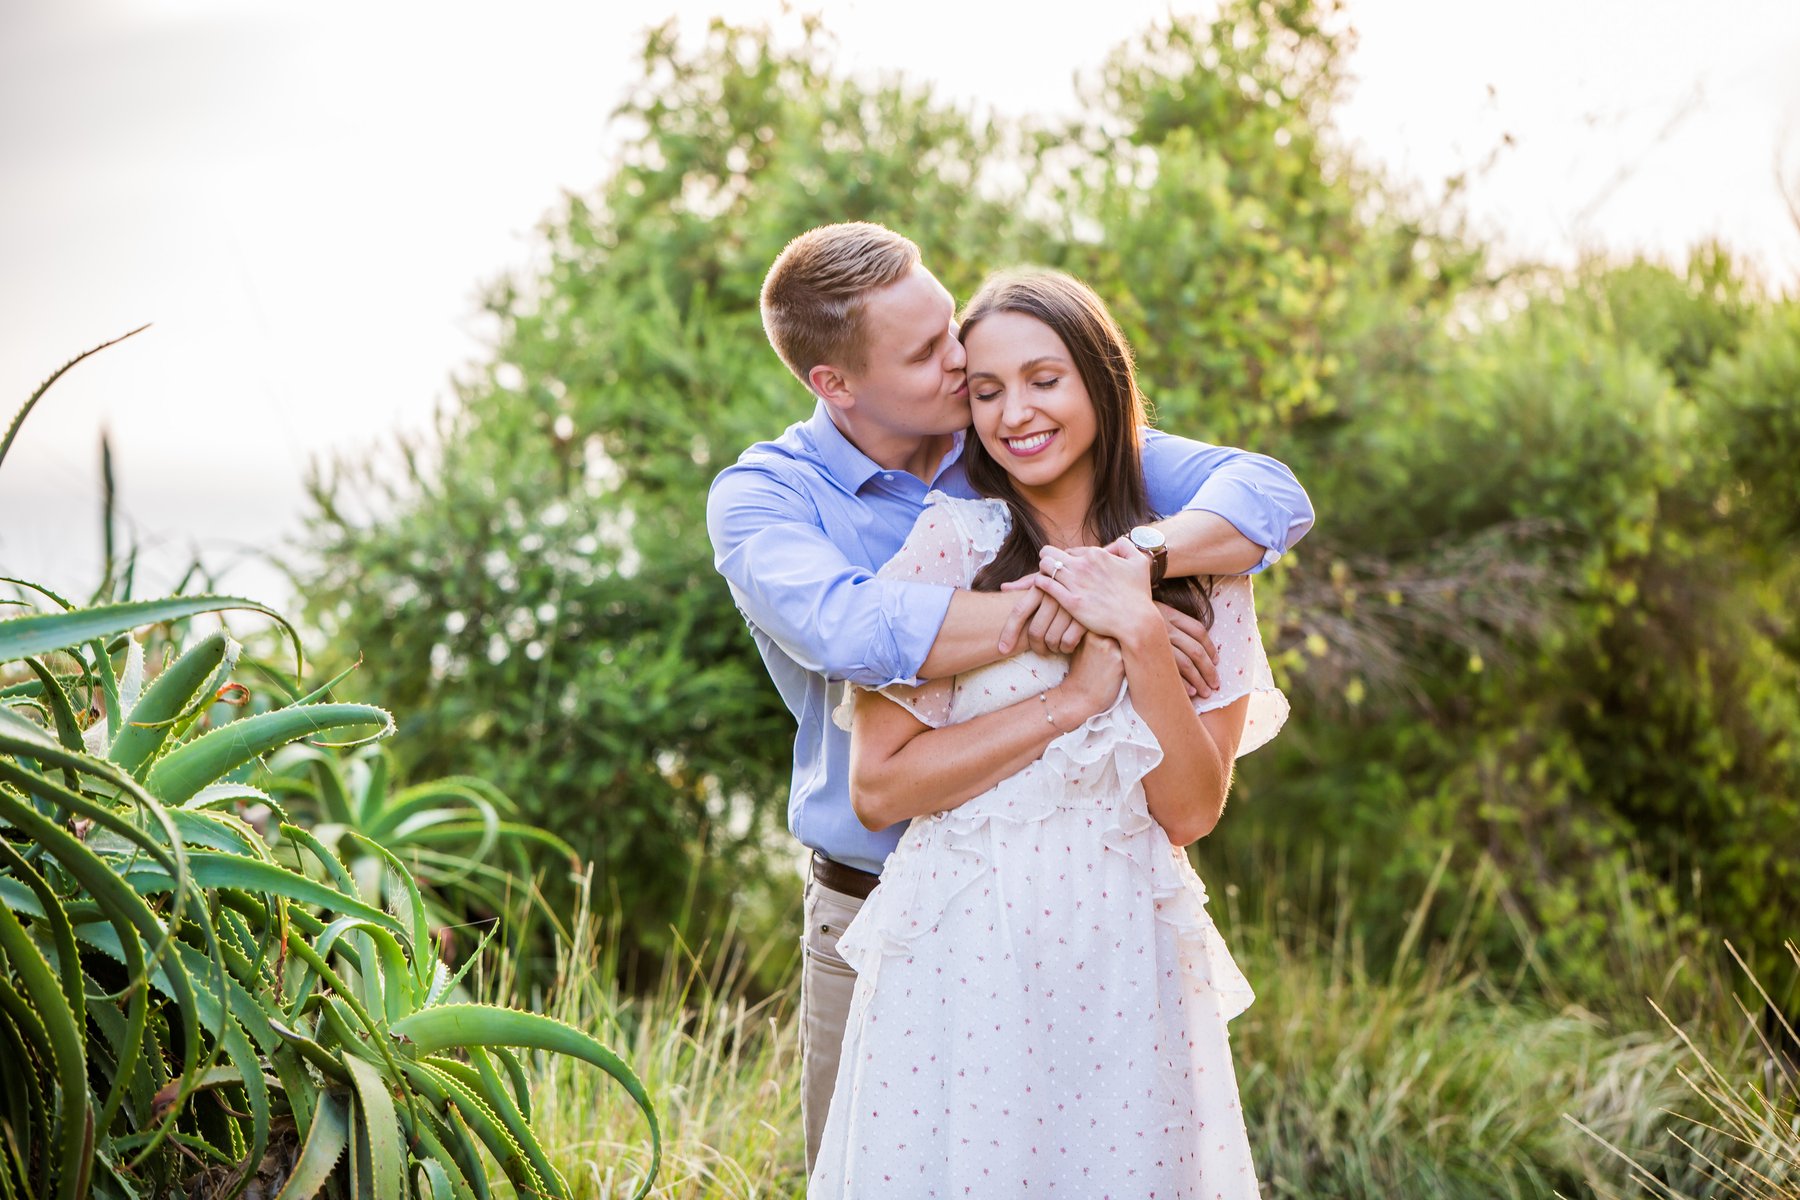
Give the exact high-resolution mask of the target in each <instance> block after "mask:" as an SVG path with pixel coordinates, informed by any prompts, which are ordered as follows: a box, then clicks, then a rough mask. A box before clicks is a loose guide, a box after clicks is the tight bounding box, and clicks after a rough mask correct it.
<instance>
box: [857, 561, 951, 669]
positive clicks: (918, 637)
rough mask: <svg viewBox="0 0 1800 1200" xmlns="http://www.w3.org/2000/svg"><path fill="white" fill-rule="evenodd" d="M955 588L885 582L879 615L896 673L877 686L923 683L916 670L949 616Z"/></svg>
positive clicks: (927, 654)
mask: <svg viewBox="0 0 1800 1200" xmlns="http://www.w3.org/2000/svg"><path fill="white" fill-rule="evenodd" d="M955 595H956V589H955V588H953V587H945V586H942V585H939V584H934V583H898V582H893V583H889V584H888V585H887V587H886V590H885V591H884V592H883V594H882V597H881V611H882V616H883V618H884V619H885V620H886V622H887V627H888V630H889V631H890V634H891V636H892V637H893V646H894V658H893V666H894V669H895V670H896V671H898V672H899V674H897V675H895V676H894V677H893V678H892V679H885V680H882V681H881V682H879V683H878V684H876V685H875V686H877V687H894V686H896V685H898V686H901V687H917V686H918V685H919V684H921V683H923V682H924V680H922V679H920V678H919V677H918V674H919V668H920V667H922V666H924V665H925V660H926V658H928V657H930V655H931V647H932V644H933V643H934V642H936V641H937V637H938V633H939V632H940V631H942V629H943V628H944V618H945V617H946V616H948V615H949V613H950V599H951V597H953V596H955Z"/></svg>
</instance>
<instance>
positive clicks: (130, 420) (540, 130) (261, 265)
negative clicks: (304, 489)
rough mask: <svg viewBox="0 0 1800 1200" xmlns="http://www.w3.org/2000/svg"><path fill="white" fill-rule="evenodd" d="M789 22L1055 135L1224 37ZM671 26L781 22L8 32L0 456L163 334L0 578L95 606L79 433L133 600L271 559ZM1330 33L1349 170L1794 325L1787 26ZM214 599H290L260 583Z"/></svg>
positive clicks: (1798, 276)
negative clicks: (1091, 82) (642, 53)
mask: <svg viewBox="0 0 1800 1200" xmlns="http://www.w3.org/2000/svg"><path fill="white" fill-rule="evenodd" d="M810 7H814V8H816V9H817V10H818V11H821V12H822V13H823V16H824V20H825V24H826V26H827V28H829V29H830V30H831V31H833V33H834V34H835V35H836V37H837V38H838V40H839V43H840V46H841V50H842V53H841V55H840V62H841V63H842V64H843V65H844V66H845V67H847V68H849V69H852V70H856V71H864V72H874V71H895V70H897V71H903V72H906V73H907V74H909V75H911V76H912V77H914V78H918V79H924V80H929V81H932V82H934V83H935V84H936V85H938V87H939V88H940V89H941V90H942V92H943V93H944V94H947V95H950V96H955V97H960V98H967V99H973V100H976V101H979V102H982V103H985V104H990V105H992V106H994V107H995V108H996V109H998V110H999V111H1001V112H1004V113H1044V112H1057V111H1067V110H1068V109H1070V108H1072V107H1073V105H1074V103H1075V99H1074V97H1075V92H1074V86H1073V79H1074V76H1075V75H1076V73H1077V72H1091V71H1092V70H1093V69H1094V68H1095V67H1097V66H1098V64H1099V62H1100V61H1101V59H1102V57H1103V56H1104V54H1105V52H1106V51H1107V50H1108V49H1109V48H1110V47H1112V46H1114V45H1116V44H1117V43H1119V42H1120V41H1122V40H1124V39H1126V38H1127V37H1129V36H1131V35H1132V34H1133V33H1134V32H1135V31H1137V30H1139V29H1142V28H1143V27H1144V26H1146V25H1147V24H1148V23H1149V22H1150V21H1151V20H1153V19H1155V18H1156V17H1158V16H1160V15H1165V14H1167V13H1168V12H1170V11H1171V10H1173V11H1178V12H1180V11H1189V10H1190V9H1199V10H1205V9H1206V8H1208V7H1209V6H1208V5H1206V4H1192V3H1184V2H1175V3H1170V2H1169V0H1106V3H1104V4H1088V5H1081V6H1070V7H1068V8H1065V9H1064V10H1063V11H1062V13H1060V14H1059V15H1058V16H1057V18H1056V19H1055V20H1046V19H1041V18H1031V19H1022V18H1020V17H1018V16H1017V15H1014V14H1016V12H1017V11H1018V10H1017V6H1014V5H998V4H971V3H969V2H968V0H913V2H911V3H908V4H905V5H896V4H892V3H885V2H873V0H871V2H859V0H819V2H818V3H817V4H816V5H814V6H810ZM670 14H678V15H680V16H681V18H682V20H683V22H684V28H685V29H687V30H688V31H690V32H692V33H694V34H696V35H697V34H698V33H699V31H700V30H701V29H702V28H703V27H704V22H705V19H706V17H708V16H711V15H715V14H717V15H722V16H725V17H727V18H730V19H733V20H738V21H743V20H773V21H777V22H782V21H789V22H790V23H791V18H783V17H782V16H781V15H780V4H779V3H778V2H777V0H693V2H687V0H660V2H659V0H651V2H650V3H644V4H637V5H612V4H597V3H591V2H590V3H580V2H573V0H571V2H568V3H549V2H547V0H512V2H510V3H508V4H505V5H495V4H473V3H462V2H457V3H439V4H435V5H432V6H429V7H424V6H417V5H408V6H405V7H404V11H402V10H401V9H400V6H394V7H392V8H385V7H378V6H375V5H369V4H348V3H343V2H342V0H327V2H321V0H310V2H307V3H299V2H297V0H271V2H269V3H264V4H259V5H245V4H240V3H231V2H227V0H79V2H75V0H0V164H3V168H0V169H3V172H4V173H3V174H0V420H4V419H6V418H8V417H9V416H10V413H11V412H12V410H13V409H14V408H15V407H16V406H17V405H18V404H19V403H22V402H23V400H24V399H25V397H26V396H27V395H29V394H30V392H31V390H32V388H33V387H35V386H36V385H37V383H38V382H39V381H40V380H41V379H42V378H43V377H44V376H45V375H47V374H48V373H49V372H50V371H51V370H52V369H54V368H55V367H56V366H57V365H59V364H60V363H62V362H63V361H64V360H65V359H67V358H68V357H70V356H71V355H73V354H74V353H76V352H77V351H79V350H82V349H85V348H86V347H88V346H90V345H92V344H94V343H96V342H99V341H102V340H104V339H106V338H107V337H110V336H113V335H115V334H118V333H121V332H123V331H124V330H126V329H129V328H132V327H134V326H136V325H139V324H142V323H143V322H145V321H154V322H155V323H156V325H155V328H154V329H152V330H150V331H149V332H147V333H145V334H143V335H140V336H139V337H138V338H136V339H134V340H133V341H132V342H130V343H127V344H126V345H124V346H120V347H117V348H115V349H113V350H110V351H108V352H106V353H105V354H103V355H101V356H99V357H97V358H96V359H93V360H90V361H89V362H87V363H84V364H82V365H81V366H80V367H78V368H76V369H75V371H73V372H72V373H71V374H70V375H68V376H66V377H65V378H64V379H63V381H62V382H60V383H59V384H58V385H57V387H56V389H55V390H54V391H52V392H51V394H50V396H49V398H48V399H47V400H46V401H45V403H44V404H43V405H41V406H40V408H39V410H38V411H37V412H36V413H35V414H34V415H33V416H32V418H31V420H30V421H29V422H28V423H27V425H26V426H25V429H24V432H23V433H22V434H21V436H20V440H19V443H18V444H17V445H16V446H15V447H14V450H13V452H12V455H11V457H10V458H9V460H8V461H7V463H6V465H5V467H4V469H3V470H0V575H23V576H27V577H32V578H36V579H39V580H40V581H42V582H45V583H47V584H49V585H50V586H52V587H55V588H58V589H59V590H64V591H68V592H74V593H77V594H81V593H85V591H86V590H87V589H89V588H90V587H91V586H92V585H93V583H94V581H95V579H96V578H97V574H98V568H97V565H96V557H97V553H98V551H97V546H98V533H97V522H98V515H97V514H98V452H97V437H98V431H99V429H100V428H101V426H102V425H105V426H107V427H109V428H110V429H111V430H112V433H113V439H114V447H115V453H116V464H117V474H118V478H119V484H120V493H121V500H122V503H123V506H124V508H125V511H126V513H127V514H128V515H129V516H130V517H131V518H132V520H133V521H134V523H135V525H136V527H137V529H138V531H139V534H140V536H141V537H142V538H143V539H144V541H145V542H146V543H147V545H148V546H149V547H150V552H149V554H148V556H147V557H148V562H147V564H146V569H145V576H144V580H143V583H142V584H141V585H140V588H139V593H140V594H150V593H152V592H153V590H154V589H155V588H156V587H157V586H159V585H166V584H167V583H169V582H171V575H172V573H173V572H174V571H175V570H177V569H178V568H179V566H180V565H181V563H182V562H183V561H184V560H185V556H186V547H188V546H190V545H194V546H198V547H199V548H200V549H201V550H202V551H203V552H204V553H205V554H206V556H207V558H208V560H209V561H212V562H214V563H218V564H223V563H225V562H227V561H228V560H230V559H231V558H232V557H233V556H235V555H238V554H240V553H241V552H242V551H244V550H246V549H249V550H254V549H257V548H274V547H278V546H280V545H281V543H282V539H284V538H285V537H287V536H289V535H291V534H292V533H293V532H294V531H295V530H296V529H297V527H298V517H299V513H300V512H301V509H302V496H301V487H300V481H301V478H302V474H303V471H304V468H305V465H306V463H307V462H308V460H309V459H310V458H311V457H313V456H315V455H317V454H320V453H322V452H326V451H330V450H334V449H335V450H355V449H357V448H358V447H363V446H370V445H375V444H380V443H382V442H383V441H384V440H386V439H389V438H390V437H391V434H392V433H393V432H394V431H396V430H398V429H403V428H418V427H419V426H420V425H421V424H423V423H424V422H425V420H426V419H427V418H428V416H429V414H430V412H431V410H432V408H433V406H434V405H435V404H437V403H440V402H442V401H443V400H444V399H445V398H447V396H448V394H449V388H448V386H447V384H448V379H449V376H450V373H451V371H452V370H453V369H455V368H456V367H457V366H458V365H459V364H462V363H465V362H467V361H469V360H470V359H472V358H476V357H479V356H480V354H481V353H482V345H483V342H482V339H483V336H484V333H485V330H484V327H483V324H482V322H481V321H480V319H479V318H478V317H477V316H476V294H477V291H478V289H479V287H480V285H481V284H483V283H484V282H485V281H488V280H491V279H493V278H495V277H496V276H497V275H499V274H500V273H501V272H503V271H505V270H507V269H509V268H512V267H516V266H519V265H521V264H524V263H527V262H528V261H529V260H530V258H531V257H532V251H533V245H534V241H533V237H532V231H533V228H534V226H535V224H536V222H537V221H538V219H539V218H540V217H541V216H543V215H544V213H545V212H546V211H547V210H548V209H549V208H550V207H551V206H552V205H553V204H554V202H555V200H556V197H557V195H558V193H559V191H560V190H562V189H573V190H585V189H588V188H591V187H592V186H593V185H594V184H596V183H597V182H598V181H599V180H600V178H601V177H602V175H603V174H604V172H605V170H606V164H607V153H608V150H607V147H608V133H607V130H606V125H605V118H606V115H607V113H608V112H609V111H610V110H611V109H612V107H613V106H614V105H615V104H616V103H617V101H618V99H619V98H620V96H621V94H622V92H623V90H624V88H625V87H626V85H627V84H628V82H629V81H630V80H631V79H632V78H633V75H634V73H633V69H632V52H633V50H634V49H635V47H636V45H637V41H638V37H637V31H638V30H640V29H641V28H643V27H644V26H645V25H647V24H650V23H653V22H655V21H658V20H661V19H662V18H663V17H665V16H667V15H670ZM1349 16H1350V19H1351V21H1352V23H1353V24H1354V26H1355V27H1356V29H1357V30H1358V32H1359V34H1360V48H1359V50H1358V51H1357V53H1356V55H1355V57H1354V59H1353V60H1352V68H1353V72H1354V74H1355V76H1356V79H1357V82H1356V84H1355V88H1354V91H1353V93H1352V98H1351V100H1350V102H1349V104H1348V105H1347V106H1346V107H1345V108H1344V109H1343V110H1342V112H1341V115H1340V126H1341V128H1342V130H1343V131H1344V133H1345V134H1346V136H1348V137H1349V138H1351V139H1353V140H1354V141H1355V142H1356V143H1357V144H1358V145H1360V146H1361V147H1362V148H1363V149H1364V151H1365V153H1366V156H1367V157H1368V159H1369V160H1370V161H1375V162H1380V163H1384V164H1386V165H1387V167H1388V168H1389V169H1390V171H1391V172H1392V173H1393V174H1394V175H1395V176H1396V177H1398V178H1402V179H1406V180H1410V181H1412V182H1413V183H1414V184H1415V185H1416V186H1417V187H1419V188H1420V189H1421V190H1422V191H1424V192H1426V193H1433V192H1435V191H1436V190H1438V189H1439V188H1440V187H1441V183H1442V180H1443V178H1444V177H1445V176H1446V175H1448V174H1451V173H1453V172H1458V171H1463V170H1476V171H1479V174H1478V175H1477V176H1476V178H1475V180H1474V182H1473V184H1472V188H1471V192H1470V194H1469V207H1470V211H1471V213H1472V215H1473V217H1474V218H1475V220H1476V222H1477V225H1478V227H1480V228H1482V229H1484V230H1486V231H1488V232H1490V233H1493V234H1495V235H1497V236H1499V237H1500V238H1501V239H1502V240H1503V243H1504V244H1505V245H1506V246H1508V247H1509V248H1510V249H1511V250H1512V251H1513V252H1514V253H1517V254H1520V255H1531V256H1538V257H1546V258H1552V259H1559V260H1567V259H1569V258H1570V257H1572V256H1573V255H1574V254H1575V253H1576V252H1577V250H1578V249H1582V248H1587V249H1602V248H1603V249H1606V250H1610V251H1615V252H1620V253H1624V252H1629V251H1632V250H1645V251H1648V252H1651V253H1655V254H1659V255H1663V256H1665V257H1670V258H1674V259H1679V258H1680V257H1681V256H1682V255H1683V252H1684V250H1685V248H1686V247H1687V246H1688V245H1690V244H1691V243H1692V242H1693V241H1695V240H1696V239H1698V238H1701V237H1705V236H1721V237H1723V238H1725V239H1726V240H1727V241H1728V242H1730V243H1731V244H1733V245H1735V246H1737V247H1739V248H1741V249H1742V251H1743V252H1744V253H1746V254H1747V255H1750V256H1752V257H1753V258H1754V259H1755V260H1757V261H1758V262H1759V263H1760V264H1761V266H1762V270H1763V272H1764V274H1765V276H1766V277H1767V279H1768V280H1769V282H1770V283H1771V284H1772V285H1774V286H1775V287H1777V288H1780V289H1785V290H1788V291H1800V230H1796V229H1795V227H1794V225H1793V223H1792V222H1791V221H1790V219H1789V217H1788V214H1787V212H1786V210H1785V208H1784V207H1783V205H1782V202H1781V199H1780V194H1779V192H1778V190H1777V187H1776V182H1775V163H1776V160H1777V155H1778V153H1780V151H1781V148H1782V147H1783V146H1784V145H1785V147H1786V160H1785V161H1786V163H1787V171H1788V178H1789V179H1790V181H1792V182H1791V184H1790V186H1791V187H1792V188H1793V189H1794V190H1795V191H1796V192H1800V3H1797V2H1796V0H1715V2H1713V3H1708V4H1705V5H1698V4H1692V3H1679V2H1676V0H1576V2H1571V0H1507V2H1506V3H1500V2H1499V0H1460V2H1458V3H1444V2H1443V0H1350V2H1349ZM1506 135H1510V136H1511V138H1512V139H1513V144H1512V145H1511V146H1510V147H1505V146H1503V145H1502V139H1503V138H1504V137H1505V136H1506ZM1496 151H1498V154H1497V155H1496V153H1495V152H1496ZM1490 156H1493V157H1492V161H1491V163H1490ZM1483 164H1489V165H1488V166H1487V168H1486V169H1485V170H1481V168H1482V166H1483ZM226 583H227V585H228V586H231V587H233V588H234V589H235V590H241V591H248V592H251V593H253V594H257V595H260V596H264V597H270V598H275V599H277V600H280V599H282V598H284V597H285V588H284V587H283V585H282V584H281V583H280V582H279V581H278V579H277V577H276V575H275V574H274V573H273V572H272V571H270V570H269V569H267V568H266V567H258V566H256V565H255V564H254V563H248V564H245V565H243V566H241V567H238V568H234V570H233V571H232V572H231V573H230V574H229V575H228V576H227V579H226Z"/></svg>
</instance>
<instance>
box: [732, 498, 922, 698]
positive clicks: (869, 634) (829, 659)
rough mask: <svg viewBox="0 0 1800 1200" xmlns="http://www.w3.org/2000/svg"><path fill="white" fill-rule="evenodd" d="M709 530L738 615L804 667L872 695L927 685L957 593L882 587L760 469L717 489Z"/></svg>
mask: <svg viewBox="0 0 1800 1200" xmlns="http://www.w3.org/2000/svg"><path fill="white" fill-rule="evenodd" d="M706 526H707V533H708V534H709V536H710V537H711V539H712V545H713V564H714V566H716V567H717V568H718V571H719V574H721V575H723V576H724V577H725V579H726V582H728V583H729V584H730V585H731V594H732V599H733V600H734V601H735V602H736V603H737V606H738V609H739V610H740V611H741V612H742V613H743V614H744V617H745V619H746V620H748V621H749V622H750V623H751V624H752V625H754V626H755V627H756V628H758V629H760V630H761V631H762V632H763V633H765V634H767V635H768V636H769V637H770V638H771V639H772V640H773V641H774V642H775V643H776V644H777V645H778V646H780V647H781V649H782V650H783V651H784V652H785V653H786V654H787V655H788V657H789V658H792V659H793V660H794V661H795V662H796V663H797V664H799V665H800V666H801V667H803V668H805V669H806V670H809V671H816V672H818V673H819V674H821V675H824V676H825V677H826V678H827V679H832V680H848V681H849V682H851V683H858V684H862V685H863V686H865V687H872V688H877V687H888V686H892V685H895V684H903V685H914V684H917V683H918V682H919V679H918V670H919V667H920V666H921V665H923V664H924V662H925V658H926V656H927V655H928V654H930V653H931V645H932V643H933V642H935V641H936V640H937V635H938V632H939V630H940V629H941V628H942V627H943V624H944V616H945V614H946V613H947V612H948V611H949V609H950V598H951V596H952V595H954V594H955V589H954V588H951V587H941V586H936V585H932V584H923V583H902V582H898V581H894V580H887V579H879V578H877V577H876V576H875V574H874V573H873V572H872V571H870V570H868V569H867V568H865V567H861V566H858V565H857V564H855V563H853V562H851V561H850V560H849V559H848V558H846V557H845V555H844V553H843V551H841V550H839V549H838V548H837V546H836V545H834V544H833V543H832V541H831V538H830V537H829V536H828V535H827V534H826V532H825V529H824V527H823V525H822V523H821V522H820V519H819V515H818V511H817V509H816V508H815V507H814V505H813V504H812V502H811V501H810V500H808V499H807V497H806V496H805V495H803V494H802V493H801V492H800V491H799V490H798V489H797V488H795V487H794V486H792V485H791V484H789V483H787V482H785V481H784V480H782V479H781V478H779V477H778V476H777V475H776V474H774V473H773V472H772V471H770V470H768V469H766V468H761V467H758V466H757V465H754V464H747V463H742V462H740V463H738V464H737V465H735V466H732V467H728V468H726V469H725V470H724V471H723V472H721V473H720V475H719V476H718V478H717V479H715V480H714V481H713V486H712V489H711V491H710V492H709V493H708V494H707V501H706Z"/></svg>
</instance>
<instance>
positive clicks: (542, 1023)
mask: <svg viewBox="0 0 1800 1200" xmlns="http://www.w3.org/2000/svg"><path fill="white" fill-rule="evenodd" d="M392 1032H393V1034H394V1036H395V1037H398V1038H401V1039H403V1040H405V1041H408V1042H411V1043H412V1048H413V1050H414V1052H415V1053H418V1054H432V1053H435V1052H436V1051H439V1050H445V1049H449V1048H451V1047H467V1046H529V1047H531V1048H532V1049H534V1050H548V1051H550V1052H551V1053H553V1054H565V1055H568V1056H569V1057H571V1058H578V1059H581V1060H582V1061H583V1062H587V1063H592V1064H593V1065H594V1066H597V1067H599V1068H600V1069H601V1070H602V1071H604V1072H606V1073H607V1074H608V1075H610V1076H612V1077H613V1079H615V1080H617V1081H618V1083H619V1085H620V1086H621V1087H623V1088H624V1089H625V1091H626V1094H628V1095H629V1096H630V1097H631V1098H632V1099H633V1100H635V1101H636V1102H637V1105H638V1107H639V1108H640V1109H642V1110H643V1113H644V1119H645V1120H646V1121H648V1122H649V1125H650V1147H651V1157H650V1172H649V1174H648V1175H646V1176H645V1178H644V1182H643V1186H642V1187H641V1188H640V1189H639V1190H638V1192H637V1196H640V1197H641V1196H643V1195H645V1194H647V1193H648V1191H649V1189H650V1183H651V1181H652V1180H654V1179H655V1178H656V1172H657V1169H658V1167H659V1166H660V1165H661V1163H662V1130H661V1128H660V1127H659V1126H658V1124H657V1120H656V1109H655V1106H654V1105H652V1104H651V1103H650V1096H649V1093H647V1092H646V1091H645V1090H644V1085H643V1083H642V1082H641V1081H640V1080H639V1079H638V1077H637V1075H636V1073H635V1072H633V1071H632V1069H631V1068H630V1067H628V1066H626V1065H625V1062H624V1060H623V1059H621V1058H620V1057H619V1056H618V1055H617V1054H614V1053H613V1052H612V1051H611V1050H608V1049H607V1048H606V1047H605V1046H602V1045H601V1044H600V1043H599V1042H597V1041H595V1040H594V1039H593V1038H591V1037H589V1036H588V1035H587V1034H585V1033H583V1032H581V1031H580V1030H578V1029H573V1028H571V1027H569V1026H568V1025H565V1024H563V1023H562V1022H561V1021H557V1020H553V1019H552V1018H550V1017H546V1016H542V1015H540V1014H538V1013H528V1012H519V1011H518V1010H516V1009H510V1008H500V1007H498V1006H495V1005H489V1004H446V1005H443V1006H441V1007H439V1008H430V1009H426V1010H425V1011H423V1012H418V1013H414V1014H413V1015H411V1016H409V1017H405V1018H403V1019H401V1020H399V1021H396V1022H395V1023H394V1025H393V1028H392Z"/></svg>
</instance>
